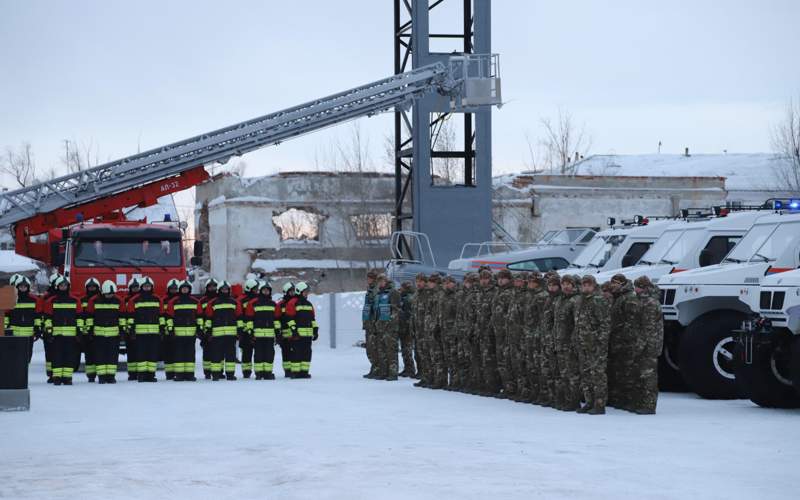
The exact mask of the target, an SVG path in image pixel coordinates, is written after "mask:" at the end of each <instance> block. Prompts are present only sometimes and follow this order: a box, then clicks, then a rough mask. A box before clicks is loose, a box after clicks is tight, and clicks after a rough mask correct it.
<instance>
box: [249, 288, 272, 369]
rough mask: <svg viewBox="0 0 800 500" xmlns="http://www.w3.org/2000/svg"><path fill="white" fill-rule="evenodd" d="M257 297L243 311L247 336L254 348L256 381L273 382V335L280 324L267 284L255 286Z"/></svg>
mask: <svg viewBox="0 0 800 500" xmlns="http://www.w3.org/2000/svg"><path fill="white" fill-rule="evenodd" d="M257 289H258V295H257V296H256V298H254V299H252V300H251V301H249V302H248V303H247V306H246V307H245V310H244V315H245V318H246V319H245V321H246V326H245V328H246V330H247V334H248V335H249V336H250V338H251V339H252V342H253V344H254V346H255V372H256V380H275V374H273V373H272V364H273V362H274V361H275V335H276V333H277V332H278V331H279V330H280V328H281V322H280V321H279V320H278V319H277V317H276V315H275V310H276V304H275V302H274V301H273V300H272V287H271V286H270V284H269V282H267V281H261V282H259V284H258V285H257Z"/></svg>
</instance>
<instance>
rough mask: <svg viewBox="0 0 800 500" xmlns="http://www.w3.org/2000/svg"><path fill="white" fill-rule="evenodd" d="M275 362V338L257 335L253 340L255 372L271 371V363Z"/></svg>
mask: <svg viewBox="0 0 800 500" xmlns="http://www.w3.org/2000/svg"><path fill="white" fill-rule="evenodd" d="M274 362H275V339H274V338H272V337H258V338H256V341H255V372H256V373H272V363H274Z"/></svg>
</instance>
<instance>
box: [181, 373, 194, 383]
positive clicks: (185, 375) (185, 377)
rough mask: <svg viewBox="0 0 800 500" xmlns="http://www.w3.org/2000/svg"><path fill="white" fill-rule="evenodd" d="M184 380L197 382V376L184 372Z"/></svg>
mask: <svg viewBox="0 0 800 500" xmlns="http://www.w3.org/2000/svg"><path fill="white" fill-rule="evenodd" d="M183 380H184V381H185V382H197V377H195V376H194V373H184V374H183Z"/></svg>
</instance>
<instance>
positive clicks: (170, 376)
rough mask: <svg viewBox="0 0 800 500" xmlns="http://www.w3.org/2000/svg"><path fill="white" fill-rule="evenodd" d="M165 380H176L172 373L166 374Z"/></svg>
mask: <svg viewBox="0 0 800 500" xmlns="http://www.w3.org/2000/svg"><path fill="white" fill-rule="evenodd" d="M166 377H167V380H177V379H176V378H175V373H174V372H166Z"/></svg>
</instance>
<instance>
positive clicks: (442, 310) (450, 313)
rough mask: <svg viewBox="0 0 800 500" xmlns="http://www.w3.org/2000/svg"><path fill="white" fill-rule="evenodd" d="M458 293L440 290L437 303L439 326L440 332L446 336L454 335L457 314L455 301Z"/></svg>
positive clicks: (445, 289)
mask: <svg viewBox="0 0 800 500" xmlns="http://www.w3.org/2000/svg"><path fill="white" fill-rule="evenodd" d="M459 295H460V293H459V292H458V291H456V290H448V289H447V288H444V289H442V292H441V295H440V303H439V324H440V325H441V327H442V331H444V332H445V333H447V334H451V333H455V330H456V313H457V312H458V303H457V302H456V299H457V298H458V296H459Z"/></svg>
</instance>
